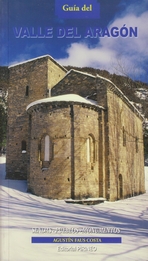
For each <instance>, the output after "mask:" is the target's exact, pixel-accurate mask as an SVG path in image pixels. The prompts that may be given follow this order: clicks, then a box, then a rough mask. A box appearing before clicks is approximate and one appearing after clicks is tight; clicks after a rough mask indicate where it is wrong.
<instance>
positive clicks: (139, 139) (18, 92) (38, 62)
mask: <svg viewBox="0 0 148 261" xmlns="http://www.w3.org/2000/svg"><path fill="white" fill-rule="evenodd" d="M8 94H9V95H8V134H7V164H6V171H7V176H6V178H11V179H27V182H28V191H30V192H32V193H34V194H36V195H39V196H42V197H46V198H50V199H65V198H73V199H83V198H96V197H97V198H98V197H104V198H106V199H107V200H110V201H114V200H118V199H122V198H127V197H131V196H135V195H139V194H141V193H144V192H145V186H144V184H145V181H144V153H143V130H142V122H143V118H142V116H141V114H140V113H139V111H138V110H137V109H136V108H135V107H134V106H133V105H132V104H131V103H130V101H129V100H128V99H127V98H126V97H125V96H124V95H123V93H122V92H121V91H120V90H119V89H118V88H117V87H116V86H115V85H114V84H113V83H112V82H110V81H109V80H107V79H105V78H103V77H100V76H98V75H97V76H93V75H90V74H87V73H83V72H79V71H76V70H70V71H69V72H67V71H66V69H65V68H64V67H62V66H61V65H59V64H58V63H57V62H56V61H55V60H54V59H53V58H52V57H50V56H43V57H38V58H36V59H33V60H30V61H26V62H24V63H22V64H17V65H14V66H11V67H9V90H8Z"/></svg>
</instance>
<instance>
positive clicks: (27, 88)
mask: <svg viewBox="0 0 148 261" xmlns="http://www.w3.org/2000/svg"><path fill="white" fill-rule="evenodd" d="M25 95H26V97H28V96H29V86H28V85H27V86H26V94H25Z"/></svg>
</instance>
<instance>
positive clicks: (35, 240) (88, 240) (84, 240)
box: [31, 237, 122, 244]
mask: <svg viewBox="0 0 148 261" xmlns="http://www.w3.org/2000/svg"><path fill="white" fill-rule="evenodd" d="M31 243H32V244H73V243H74V244H120V243H122V238H121V237H32V238H31Z"/></svg>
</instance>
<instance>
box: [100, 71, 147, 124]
mask: <svg viewBox="0 0 148 261" xmlns="http://www.w3.org/2000/svg"><path fill="white" fill-rule="evenodd" d="M97 77H98V78H100V79H102V80H105V81H107V82H109V83H110V84H112V86H114V87H115V89H116V90H117V91H118V93H120V95H121V96H122V97H123V98H124V99H125V100H126V102H127V103H128V104H129V106H131V107H132V108H133V109H134V111H135V112H136V113H137V114H138V115H139V116H140V117H141V118H142V119H143V120H144V117H143V115H142V114H141V113H140V112H139V110H138V109H137V108H136V107H135V106H134V105H133V103H132V102H131V101H130V100H129V99H128V98H127V96H125V95H124V93H123V92H122V91H121V90H120V89H119V88H118V87H117V86H116V85H115V84H114V83H113V82H112V81H110V80H109V79H107V78H104V77H102V76H100V75H98V74H97Z"/></svg>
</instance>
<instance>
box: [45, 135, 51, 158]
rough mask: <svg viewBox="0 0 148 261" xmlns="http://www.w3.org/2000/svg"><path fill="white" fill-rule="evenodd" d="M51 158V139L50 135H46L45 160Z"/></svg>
mask: <svg viewBox="0 0 148 261" xmlns="http://www.w3.org/2000/svg"><path fill="white" fill-rule="evenodd" d="M49 160H50V139H49V135H46V136H45V150H44V161H49Z"/></svg>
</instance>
